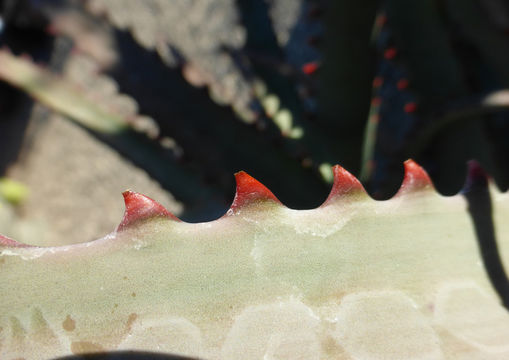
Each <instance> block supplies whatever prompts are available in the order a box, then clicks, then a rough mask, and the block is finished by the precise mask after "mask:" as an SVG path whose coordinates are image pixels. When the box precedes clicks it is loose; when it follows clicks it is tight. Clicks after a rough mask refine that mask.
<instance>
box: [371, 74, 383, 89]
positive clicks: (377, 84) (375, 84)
mask: <svg viewBox="0 0 509 360" xmlns="http://www.w3.org/2000/svg"><path fill="white" fill-rule="evenodd" d="M383 83H384V78H383V77H381V76H377V77H375V78H374V79H373V87H374V88H379V87H380V86H382V85H383Z"/></svg>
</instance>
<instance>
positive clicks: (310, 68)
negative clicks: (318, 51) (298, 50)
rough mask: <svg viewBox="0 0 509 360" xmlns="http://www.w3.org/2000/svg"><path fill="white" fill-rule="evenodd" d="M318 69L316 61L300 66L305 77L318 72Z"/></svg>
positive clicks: (318, 65)
mask: <svg viewBox="0 0 509 360" xmlns="http://www.w3.org/2000/svg"><path fill="white" fill-rule="evenodd" d="M319 67H320V64H319V63H318V62H316V61H314V62H308V63H306V64H304V65H302V72H303V73H304V74H306V75H312V74H314V73H315V72H316V71H317V70H318V68H319Z"/></svg>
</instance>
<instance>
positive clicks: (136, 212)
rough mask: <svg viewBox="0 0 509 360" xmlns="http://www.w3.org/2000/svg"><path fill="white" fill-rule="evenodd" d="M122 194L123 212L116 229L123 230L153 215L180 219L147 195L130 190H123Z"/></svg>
mask: <svg viewBox="0 0 509 360" xmlns="http://www.w3.org/2000/svg"><path fill="white" fill-rule="evenodd" d="M122 195H123V196H124V202H125V212H124V218H123V219H122V222H121V223H120V225H119V226H118V227H117V231H119V230H123V229H125V228H126V227H129V226H130V225H132V224H134V223H136V222H138V221H140V220H145V219H150V218H154V217H163V218H167V219H171V220H175V221H180V219H179V218H177V217H176V216H175V215H173V214H172V213H170V212H169V211H168V210H166V208H165V207H164V206H162V205H161V204H159V203H158V202H156V201H154V200H152V199H151V198H149V197H148V196H145V195H142V194H138V193H136V192H134V191H130V190H128V191H124V192H123V193H122Z"/></svg>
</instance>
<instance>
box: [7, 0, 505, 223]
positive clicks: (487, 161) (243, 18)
mask: <svg viewBox="0 0 509 360" xmlns="http://www.w3.org/2000/svg"><path fill="white" fill-rule="evenodd" d="M0 9H1V11H2V20H3V26H2V32H1V42H2V44H3V45H5V46H6V47H7V48H8V49H9V50H2V51H1V53H0V65H2V69H1V70H0V78H1V79H3V80H4V82H3V83H1V84H0V94H1V95H0V114H2V116H1V117H0V142H1V143H2V147H3V149H2V154H0V171H2V172H5V170H6V169H7V167H8V165H9V164H11V163H12V162H13V161H15V159H16V157H17V151H18V150H17V149H19V146H20V145H19V144H20V142H21V139H22V137H23V133H24V129H25V127H26V124H27V121H28V120H27V114H28V110H27V108H29V104H30V101H29V100H28V98H27V96H26V94H29V95H30V96H31V97H32V98H33V99H35V101H39V102H42V103H43V104H45V105H47V106H48V107H50V108H51V109H52V110H54V111H57V112H60V113H62V114H64V115H66V116H67V117H68V118H69V119H71V120H73V121H76V122H77V123H79V124H80V125H81V126H83V127H85V128H87V129H89V130H90V132H91V133H93V134H94V135H95V136H97V137H99V138H100V139H101V140H103V141H104V142H106V143H107V144H109V145H111V146H112V147H113V148H115V149H116V150H117V151H118V152H119V153H121V154H122V155H124V156H126V157H127V158H129V159H131V160H132V161H133V162H134V163H136V164H137V165H138V166H140V167H142V168H144V169H145V170H146V171H147V172H148V173H149V174H150V175H151V176H152V177H153V178H154V179H156V180H157V181H158V182H159V183H160V184H161V185H162V186H163V187H165V188H166V189H167V190H169V191H170V192H171V193H172V194H173V195H174V196H175V197H176V198H177V199H179V200H180V201H181V202H182V203H183V204H184V206H185V211H184V213H183V214H182V218H183V219H184V220H191V221H199V220H204V219H210V218H211V217H214V216H216V217H217V216H219V215H221V211H223V209H224V208H226V206H227V204H229V202H231V199H232V194H233V188H234V184H233V177H232V176H231V175H232V173H233V172H236V171H238V170H241V169H242V170H246V171H247V172H249V173H250V174H252V175H253V176H255V177H256V178H257V179H259V180H260V181H262V182H263V183H264V184H266V185H267V186H268V187H269V188H270V189H271V190H273V191H274V193H275V194H277V196H278V197H279V198H280V199H281V200H282V202H283V203H285V204H286V205H288V206H289V207H294V208H311V207H315V206H317V205H319V204H320V203H321V202H322V201H323V200H324V199H325V198H326V196H327V193H328V191H329V187H330V181H331V179H332V177H331V172H330V166H329V164H335V163H339V164H341V165H342V166H344V167H346V168H347V169H348V170H350V171H351V172H352V173H354V174H356V175H358V176H359V175H360V176H361V180H362V181H363V183H364V184H365V186H366V188H367V189H368V191H369V192H370V193H371V194H372V195H373V196H374V197H376V198H388V197H390V196H392V195H393V194H394V193H395V191H396V189H397V188H398V187H399V184H400V183H401V179H402V173H403V167H402V162H403V161H404V160H405V159H407V158H414V159H415V160H417V161H418V162H419V163H421V164H422V165H423V166H424V167H425V168H426V169H427V170H428V172H429V173H430V175H431V177H432V179H433V180H434V182H435V184H436V186H437V188H438V190H439V191H441V192H442V193H446V194H453V193H456V192H457V191H458V190H459V189H460V188H461V186H462V184H463V181H464V178H465V173H466V161H467V160H469V159H477V160H478V161H479V162H480V163H481V164H482V165H483V166H484V167H485V168H486V170H487V171H488V172H489V173H490V174H492V175H493V176H494V178H495V180H496V182H497V183H498V184H499V186H500V187H501V188H502V189H506V188H507V187H508V186H509V162H508V161H507V160H508V158H509V157H508V155H509V142H507V140H506V139H507V136H508V135H509V117H508V113H507V112H506V109H507V108H508V106H509V101H508V99H507V96H506V95H505V96H504V94H506V93H505V92H504V89H506V88H508V87H509V70H508V67H507V64H508V63H509V36H508V34H509V6H508V5H507V3H506V2H504V1H503V0H462V1H457V0H423V1H419V2H409V1H406V0H386V1H378V0H370V1H368V2H365V3H363V4H362V6H361V5H360V4H357V3H355V2H351V1H343V0H341V1H339V0H338V1H326V0H265V1H264V0H237V1H234V0H225V1H214V0H194V1H190V0H173V1H169V0H166V1H165V0H150V1H149V0H146V1H138V0H88V1H77V0H76V1H73V0H59V1H50V0H38V1H36V0H20V1H14V0H12V1H8V0H5V1H1V2H0ZM10 51H12V54H11V53H10ZM22 54H28V57H30V58H32V59H33V61H32V60H27V59H26V56H22ZM80 58H86V59H87V60H86V61H88V64H89V68H90V69H89V71H85V68H84V67H83V66H82V65H79V66H77V67H78V68H79V69H81V70H79V71H78V73H80V72H82V74H81V75H82V77H81V79H79V78H78V79H77V78H72V77H69V76H67V75H66V74H65V72H64V71H63V69H64V68H65V67H66V66H67V67H69V66H70V65H69V64H71V65H72V64H73V63H76V62H77V61H78V63H79V59H80ZM35 63H38V65H35ZM42 64H45V65H48V66H49V68H48V69H45V68H43V67H42ZM79 64H81V63H79ZM99 83H101V84H102V85H104V84H106V85H108V86H107V88H108V89H110V90H108V91H105V92H101V90H100V88H101V86H99V85H98V84H99ZM8 84H11V85H14V86H15V88H17V89H19V90H16V89H15V88H13V87H11V86H10V85H8ZM493 99H496V101H493ZM77 109H78V110H77ZM126 109H128V110H126ZM98 124H99V125H98ZM62 156H65V154H62Z"/></svg>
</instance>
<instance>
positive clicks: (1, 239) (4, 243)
mask: <svg viewBox="0 0 509 360" xmlns="http://www.w3.org/2000/svg"><path fill="white" fill-rule="evenodd" d="M0 247H11V248H13V247H15V248H24V247H33V246H32V245H28V244H22V243H20V242H17V241H16V240H12V239H9V238H8V237H6V236H3V235H0Z"/></svg>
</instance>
